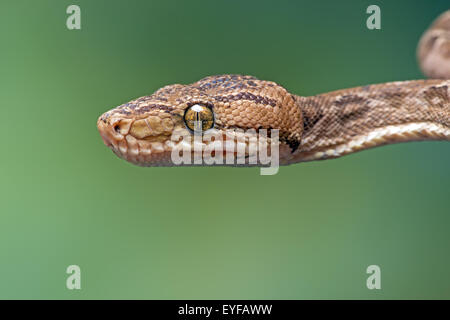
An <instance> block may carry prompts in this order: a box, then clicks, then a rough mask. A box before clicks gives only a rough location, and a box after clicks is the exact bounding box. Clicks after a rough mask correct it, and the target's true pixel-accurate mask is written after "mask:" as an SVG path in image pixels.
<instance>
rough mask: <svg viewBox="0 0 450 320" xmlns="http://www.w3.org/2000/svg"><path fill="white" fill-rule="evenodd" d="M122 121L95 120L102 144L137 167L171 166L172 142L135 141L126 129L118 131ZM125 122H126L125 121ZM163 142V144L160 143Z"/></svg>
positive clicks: (103, 117) (100, 118) (165, 140)
mask: <svg viewBox="0 0 450 320" xmlns="http://www.w3.org/2000/svg"><path fill="white" fill-rule="evenodd" d="M121 121H122V122H123V121H124V119H108V118H106V117H105V116H104V115H102V116H100V117H99V118H98V120H97V129H98V131H99V133H100V136H101V137H102V140H103V142H104V144H105V145H106V146H107V147H108V148H110V149H111V150H112V151H113V152H114V153H115V154H116V155H117V156H118V157H120V158H122V159H124V160H126V161H129V162H131V163H133V164H136V165H139V166H150V165H151V166H155V165H162V166H168V165H171V160H170V155H171V150H172V142H171V141H170V137H167V139H162V138H164V137H162V138H161V139H159V141H157V140H156V139H149V138H147V139H137V138H135V137H134V136H133V135H132V134H130V133H129V128H130V126H131V124H132V123H133V121H131V120H130V121H129V125H128V128H125V129H124V128H123V126H122V127H121V128H120V129H119V126H118V123H119V122H121ZM125 121H127V120H125ZM162 141H164V142H162Z"/></svg>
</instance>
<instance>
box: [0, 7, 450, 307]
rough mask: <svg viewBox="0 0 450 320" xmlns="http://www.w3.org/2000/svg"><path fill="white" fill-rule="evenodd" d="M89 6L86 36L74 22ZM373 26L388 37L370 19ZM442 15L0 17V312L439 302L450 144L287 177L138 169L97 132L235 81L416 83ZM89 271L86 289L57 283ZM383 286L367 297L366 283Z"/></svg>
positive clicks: (448, 216)
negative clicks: (168, 92)
mask: <svg viewBox="0 0 450 320" xmlns="http://www.w3.org/2000/svg"><path fill="white" fill-rule="evenodd" d="M70 4H77V5H79V6H80V8H81V20H82V22H81V23H82V29H81V30H72V31H71V30H68V29H67V28H66V19H67V17H68V15H67V14H66V8H67V7H68V6H69V5H70ZM370 4H377V5H379V6H380V8H381V20H382V21H381V23H382V29H381V30H373V31H371V30H368V29H367V28H366V19H367V17H368V15H367V14H366V8H367V6H369V5H370ZM445 9H448V2H447V1H445V0H443V1H437V0H435V1H425V0H424V1H415V2H413V1H406V0H403V1H365V0H364V1H361V0H354V1H334V0H330V1H324V0H322V1H313V0H311V1H262V0H258V1H237V0H236V1H230V0H228V1H195V0H194V1H136V0H132V1H106V0H101V1H100V0H96V1H93V0H90V1H87V0H83V1H82V0H71V1H68V0H58V1H57V0H54V1H17V0H14V1H13V0H2V1H1V4H0V12H1V19H0V33H1V37H0V39H1V50H0V58H1V59H0V63H1V68H0V74H1V76H0V88H1V89H0V94H1V99H0V104H1V115H2V117H1V125H0V134H1V137H2V139H1V141H2V142H1V143H2V146H1V151H0V152H1V153H0V154H1V165H0V179H1V180H0V210H1V212H0V298H8V299H9V298H26V299H29V298H41V299H47V298H56V299H81V298H86V299H94V298H99V299H109V298H126V299H128V298H137V299H144V298H145V299H214V298H234V299H266V298H267V299H306V298H312V299H315V298H331V299H347V298H363V299H379V298H388V299H392V298H395V299H396V298H406V299H410V298H427V299H428V298H450V273H449V270H450V255H449V244H450V233H449V228H450V209H449V204H450V202H449V194H450V192H449V190H450V170H449V160H450V145H449V144H448V143H446V142H419V143H407V144H399V145H391V146H387V147H383V148H376V149H372V150H369V151H365V152H361V153H357V154H354V155H351V156H346V157H343V158H340V159H337V160H331V161H324V162H312V163H304V164H297V165H292V166H289V167H282V168H281V169H280V171H279V173H278V174H277V175H275V176H260V175H259V169H257V168H220V167H217V168H216V167H204V168H140V167H136V166H133V165H131V164H129V163H127V162H125V161H123V160H120V159H119V158H117V157H116V156H115V155H113V153H112V152H111V151H110V150H109V149H108V148H106V147H105V146H104V145H103V142H102V140H101V138H100V136H99V134H98V132H97V128H96V120H97V117H98V116H99V115H100V114H101V113H103V112H104V111H106V110H108V109H110V108H112V107H114V106H116V105H119V104H122V103H124V102H127V101H128V100H130V99H132V98H136V97H138V96H142V95H147V94H150V93H152V92H153V91H155V90H156V89H158V88H159V87H161V86H163V85H166V84H170V83H190V82H194V81H196V80H198V79H200V78H202V77H204V76H207V75H213V74H221V73H240V74H250V75H254V76H257V77H258V78H261V79H267V80H273V81H276V82H278V83H280V84H281V85H283V86H284V87H286V88H287V89H288V90H289V91H291V92H292V93H296V94H300V95H312V94H317V93H321V92H325V91H331V90H335V89H340V88H345V87H352V86H358V85H365V84H370V83H378V82H385V81H394V80H407V79H417V78H422V77H423V76H422V75H421V73H420V71H419V69H418V67H417V65H416V60H415V47H416V45H417V41H418V39H419V37H420V35H421V33H422V32H423V31H424V30H425V28H426V27H427V26H428V25H429V24H430V23H431V21H432V20H433V19H434V18H435V17H436V16H437V15H438V14H439V13H440V12H442V11H444V10H445ZM72 264H76V265H79V266H80V267H81V277H82V278H81V281H82V284H81V286H82V289H81V290H68V289H67V288H66V278H67V276H68V275H67V274H66V268H67V266H69V265H72ZM372 264H375V265H379V266H380V268H381V286H382V289H381V290H368V289H367V287H366V279H367V277H368V275H367V274H366V268H367V266H369V265H372Z"/></svg>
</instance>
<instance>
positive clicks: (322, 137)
mask: <svg viewBox="0 0 450 320" xmlns="http://www.w3.org/2000/svg"><path fill="white" fill-rule="evenodd" d="M417 55H418V60H419V63H420V66H421V68H422V70H423V72H424V74H425V75H427V76H428V77H431V78H435V80H414V81H401V82H391V83H383V84H375V85H367V86H363V87H358V88H351V89H343V90H339V91H334V92H330V93H324V94H319V95H316V96H311V97H302V96H296V95H293V94H291V93H289V92H287V91H286V90H285V89H284V88H283V87H281V86H280V85H278V84H276V83H274V82H271V81H263V80H258V79H256V78H254V77H251V76H240V75H220V76H210V77H207V78H204V79H202V80H200V81H197V82H195V83H193V84H190V85H180V84H174V85H169V86H165V87H163V88H161V89H159V90H158V91H156V92H155V93H154V94H152V95H150V96H144V97H141V98H138V99H135V100H133V101H130V102H128V103H126V104H123V105H121V106H119V107H117V108H114V109H112V110H110V111H108V112H106V113H104V114H103V115H101V116H100V117H99V119H98V121H97V127H98V129H99V132H100V134H101V136H102V138H103V141H104V143H105V144H106V145H107V146H108V147H110V148H111V149H112V150H113V151H114V153H115V154H117V155H118V156H119V157H121V158H123V159H125V160H127V161H130V162H132V163H134V164H137V165H141V166H157V165H163V166H171V165H173V162H172V160H171V152H172V149H173V148H174V147H175V146H176V145H177V143H181V142H178V141H172V140H171V135H172V133H174V132H176V131H180V132H181V131H183V132H185V133H186V132H189V130H188V129H187V127H189V123H190V122H189V121H191V120H192V119H194V118H195V119H197V120H201V121H202V122H201V123H202V124H203V129H205V130H206V129H210V128H211V130H216V131H217V132H219V133H220V134H223V135H225V130H226V129H244V130H248V129H255V130H259V129H279V157H280V164H290V163H296V162H303V161H311V160H321V159H330V158H337V157H340V156H343V155H346V154H350V153H353V152H357V151H360V150H364V149H368V148H372V147H376V146H380V145H385V144H392V143H397V142H406V141H419V140H446V141H450V80H438V79H450V11H447V12H445V13H443V14H442V15H441V16H440V17H439V18H438V19H437V20H436V21H435V22H434V23H433V24H432V25H431V27H430V28H429V29H428V31H426V32H425V34H424V35H423V36H422V38H421V40H420V42H419V46H418V52H417ZM267 139H268V140H270V138H269V137H268V138H267ZM210 143H211V142H210ZM246 143H247V144H248V142H246ZM207 144H208V142H205V143H204V144H203V147H205V146H206V145H207Z"/></svg>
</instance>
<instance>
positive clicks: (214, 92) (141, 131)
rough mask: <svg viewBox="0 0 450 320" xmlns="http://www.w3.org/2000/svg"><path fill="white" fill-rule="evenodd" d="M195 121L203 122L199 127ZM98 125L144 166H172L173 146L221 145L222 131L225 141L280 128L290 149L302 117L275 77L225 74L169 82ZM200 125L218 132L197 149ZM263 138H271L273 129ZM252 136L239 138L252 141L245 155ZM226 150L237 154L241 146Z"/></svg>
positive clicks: (123, 153) (116, 147)
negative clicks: (232, 136) (233, 134)
mask: <svg viewBox="0 0 450 320" xmlns="http://www.w3.org/2000/svg"><path fill="white" fill-rule="evenodd" d="M195 123H198V124H200V125H199V126H198V128H197V129H199V130H197V131H196V130H195V127H194V126H195ZM97 127H98V130H99V132H100V135H101V136H102V138H103V141H104V143H105V144H106V145H107V146H108V147H109V148H111V149H112V150H113V152H114V153H115V154H116V155H118V156H119V157H121V158H123V159H125V160H127V161H129V162H132V163H134V164H137V165H141V166H172V165H174V162H173V151H174V148H180V147H183V150H190V151H189V152H190V153H191V154H190V155H189V156H194V154H195V152H198V150H203V152H204V151H205V149H208V148H213V145H214V148H215V147H217V144H218V141H219V140H220V139H217V137H221V138H222V141H226V140H227V139H228V138H229V133H230V132H237V134H238V135H239V134H242V131H244V134H247V133H248V132H250V133H251V134H252V133H253V132H256V133H258V130H260V129H267V130H269V131H270V130H271V129H278V130H279V138H280V153H283V154H286V155H288V154H290V153H292V152H293V151H295V149H296V148H297V147H298V145H299V143H300V139H301V135H302V131H303V121H302V114H301V110H300V109H299V107H298V105H297V103H296V101H295V97H294V96H292V95H291V94H289V93H288V92H287V91H286V90H285V89H284V88H283V87H281V86H279V85H277V84H276V83H274V82H270V81H262V80H258V79H256V78H255V77H252V76H240V75H221V76H210V77H207V78H204V79H202V80H200V81H197V82H195V83H192V84H189V85H180V84H174V85H169V86H165V87H163V88H161V89H159V90H157V91H156V92H155V93H153V94H152V95H150V96H144V97H141V98H138V99H135V100H132V101H130V102H128V103H125V104H123V105H120V106H118V107H116V108H114V109H112V110H110V111H108V112H106V113H104V114H103V115H101V116H100V117H99V118H98V121H97ZM199 131H200V132H201V135H207V134H209V135H210V136H214V138H212V139H209V140H208V139H206V140H205V139H203V140H202V141H201V142H200V145H201V146H200V147H201V149H199V148H197V149H196V146H195V143H197V142H198V141H197V142H196V141H195V139H191V138H192V137H193V136H195V133H196V132H199ZM227 137H228V138H227ZM264 139H267V141H266V142H267V143H269V144H270V139H271V138H270V136H269V135H268V136H267V138H264ZM250 140H251V137H250V136H249V135H248V134H247V135H245V136H244V140H239V141H240V143H243V144H244V146H246V147H247V149H246V151H245V157H248V156H249V152H250V150H248V149H249V148H248V145H249V143H250ZM222 146H225V143H223V144H222ZM217 150H219V149H215V151H213V152H217ZM200 152H202V151H200ZM222 152H223V156H226V154H227V153H228V154H230V153H231V154H232V157H234V158H236V157H238V155H237V152H236V149H232V148H223V151H222ZM185 164H186V163H185Z"/></svg>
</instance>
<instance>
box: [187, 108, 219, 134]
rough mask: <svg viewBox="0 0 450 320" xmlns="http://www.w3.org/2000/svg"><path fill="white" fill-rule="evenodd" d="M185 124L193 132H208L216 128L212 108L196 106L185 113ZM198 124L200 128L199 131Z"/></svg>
mask: <svg viewBox="0 0 450 320" xmlns="http://www.w3.org/2000/svg"><path fill="white" fill-rule="evenodd" d="M184 122H185V123H186V126H187V127H188V128H189V129H190V130H192V131H195V130H201V131H206V130H208V129H211V128H212V127H213V126H214V113H213V111H212V110H211V108H210V107H207V106H203V105H200V104H194V105H193V106H190V107H189V108H187V109H186V111H185V112H184ZM196 124H197V125H198V126H199V128H198V129H197V128H196Z"/></svg>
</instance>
